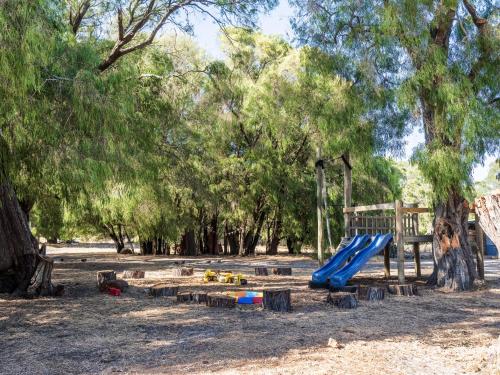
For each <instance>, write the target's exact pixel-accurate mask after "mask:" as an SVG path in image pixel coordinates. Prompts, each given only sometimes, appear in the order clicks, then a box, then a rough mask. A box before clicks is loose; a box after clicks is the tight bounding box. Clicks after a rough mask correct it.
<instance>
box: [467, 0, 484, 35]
mask: <svg viewBox="0 0 500 375" xmlns="http://www.w3.org/2000/svg"><path fill="white" fill-rule="evenodd" d="M463 2H464V5H465V8H466V9H467V12H469V14H470V15H471V17H472V21H473V22H474V25H476V27H477V28H478V29H482V28H483V27H484V25H485V24H486V23H488V21H487V20H486V19H485V18H481V17H479V15H478V14H477V10H476V8H475V7H474V5H472V4H471V3H469V1H468V0H463Z"/></svg>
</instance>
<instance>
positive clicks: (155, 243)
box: [140, 236, 170, 256]
mask: <svg viewBox="0 0 500 375" xmlns="http://www.w3.org/2000/svg"><path fill="white" fill-rule="evenodd" d="M140 246H141V255H153V256H154V255H169V252H170V251H169V246H168V243H167V241H165V239H164V238H163V237H161V236H159V237H155V238H153V239H150V238H148V239H140Z"/></svg>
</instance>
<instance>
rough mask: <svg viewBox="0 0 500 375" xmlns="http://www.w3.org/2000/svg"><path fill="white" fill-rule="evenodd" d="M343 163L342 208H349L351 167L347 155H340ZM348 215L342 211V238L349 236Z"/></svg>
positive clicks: (350, 200)
mask: <svg viewBox="0 0 500 375" xmlns="http://www.w3.org/2000/svg"><path fill="white" fill-rule="evenodd" d="M342 160H343V162H344V208H348V207H351V204H352V167H351V164H350V160H349V154H348V153H345V154H344V155H342ZM350 218H351V216H350V214H349V213H348V212H345V211H344V237H350V236H351V233H350V232H351V228H350V227H349V223H350Z"/></svg>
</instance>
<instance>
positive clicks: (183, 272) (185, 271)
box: [172, 267, 194, 277]
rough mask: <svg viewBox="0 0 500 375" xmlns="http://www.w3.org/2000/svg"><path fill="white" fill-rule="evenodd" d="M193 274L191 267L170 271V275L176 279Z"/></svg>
mask: <svg viewBox="0 0 500 375" xmlns="http://www.w3.org/2000/svg"><path fill="white" fill-rule="evenodd" d="M193 273H194V270H193V267H181V268H174V269H173V270H172V274H173V275H174V276H176V277H179V276H192V275H193Z"/></svg>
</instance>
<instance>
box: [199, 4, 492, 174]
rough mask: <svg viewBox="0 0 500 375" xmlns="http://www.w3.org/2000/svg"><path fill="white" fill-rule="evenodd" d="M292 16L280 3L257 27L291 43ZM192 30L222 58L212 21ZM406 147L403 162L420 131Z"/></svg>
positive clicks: (487, 161) (418, 140)
mask: <svg viewBox="0 0 500 375" xmlns="http://www.w3.org/2000/svg"><path fill="white" fill-rule="evenodd" d="M292 16H293V9H292V8H291V7H290V6H289V4H288V1H280V4H279V6H278V7H276V8H275V9H274V10H273V11H271V12H270V13H269V14H264V15H261V16H260V19H259V23H258V26H259V27H260V30H261V32H263V33H265V34H274V35H279V36H281V37H283V38H284V39H285V40H287V41H292V39H293V31H292V28H291V26H290V18H291V17H292ZM191 22H192V23H193V26H194V29H193V34H194V39H195V40H196V42H197V43H198V45H199V46H200V47H201V48H203V49H204V50H206V51H207V54H208V55H209V56H210V57H212V58H223V57H224V53H223V52H222V50H221V44H220V42H219V27H218V26H217V25H216V24H214V23H213V21H212V20H210V19H209V18H206V17H201V16H199V17H197V18H196V19H192V20H191ZM405 142H406V146H405V153H404V156H403V158H402V159H403V160H408V158H409V157H410V156H411V154H412V152H413V149H414V148H415V147H416V146H417V145H419V144H421V143H423V142H424V135H423V132H422V131H421V130H418V129H415V130H414V131H413V132H412V133H411V134H410V135H409V136H407V137H406V138H405ZM493 161H494V157H493V156H488V157H486V158H485V161H484V165H479V166H477V167H476V168H475V169H474V171H473V174H472V175H473V179H474V180H475V181H480V180H483V179H484V178H485V177H486V175H487V173H488V166H489V165H490V164H491V163H492V162H493Z"/></svg>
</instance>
